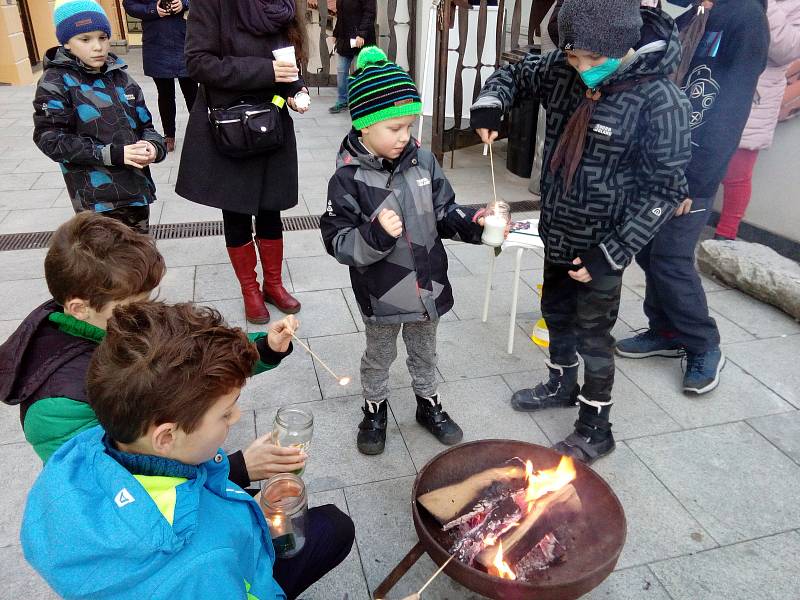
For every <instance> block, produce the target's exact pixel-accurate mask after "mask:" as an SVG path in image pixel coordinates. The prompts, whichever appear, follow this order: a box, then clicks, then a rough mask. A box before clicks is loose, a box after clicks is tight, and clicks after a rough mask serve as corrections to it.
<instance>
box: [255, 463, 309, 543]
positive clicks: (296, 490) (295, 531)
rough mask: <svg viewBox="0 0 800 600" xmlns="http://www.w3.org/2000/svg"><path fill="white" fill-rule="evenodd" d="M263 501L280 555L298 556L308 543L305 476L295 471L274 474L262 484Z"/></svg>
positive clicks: (266, 516) (262, 506) (272, 535)
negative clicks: (294, 472)
mask: <svg viewBox="0 0 800 600" xmlns="http://www.w3.org/2000/svg"><path fill="white" fill-rule="evenodd" d="M259 503H260V504H261V510H262V511H263V512H264V517H265V518H266V519H267V524H268V525H269V533H270V536H271V537H272V545H273V546H274V547H275V554H276V556H277V557H278V558H291V557H292V556H295V555H296V554H297V553H298V552H300V550H302V549H303V546H304V545H305V543H306V522H307V520H308V500H307V498H306V486H305V484H304V483H303V480H302V479H300V478H299V477H298V476H297V475H293V474H291V473H281V474H279V475H275V476H273V477H270V478H269V479H268V480H267V481H266V482H265V483H264V484H263V486H262V488H261V499H260V501H259Z"/></svg>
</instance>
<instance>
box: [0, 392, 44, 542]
mask: <svg viewBox="0 0 800 600" xmlns="http://www.w3.org/2000/svg"><path fill="white" fill-rule="evenodd" d="M2 408H3V410H6V407H2ZM18 410H19V409H11V412H13V413H15V416H17V415H19V412H18ZM2 449H3V460H2V461H0V481H4V482H6V485H5V486H4V489H3V494H2V495H0V548H2V547H4V546H14V545H18V544H19V528H20V524H21V522H22V513H23V510H24V509H25V499H26V498H27V497H28V490H29V489H30V488H31V486H32V485H33V482H34V481H35V480H36V476H37V475H39V471H40V470H41V468H42V461H41V460H40V459H39V457H38V456H37V455H36V453H35V452H34V451H33V448H32V447H31V446H30V445H28V444H27V443H15V444H4V445H3V446H2Z"/></svg>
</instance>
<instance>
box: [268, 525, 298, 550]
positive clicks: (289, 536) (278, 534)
mask: <svg viewBox="0 0 800 600" xmlns="http://www.w3.org/2000/svg"><path fill="white" fill-rule="evenodd" d="M268 523H269V531H270V534H271V535H272V545H273V546H275V552H276V553H277V554H278V556H282V555H284V554H286V553H287V552H291V551H292V550H294V548H295V539H294V528H293V527H292V520H291V519H287V518H286V517H285V516H284V515H275V516H274V517H272V519H271V520H268Z"/></svg>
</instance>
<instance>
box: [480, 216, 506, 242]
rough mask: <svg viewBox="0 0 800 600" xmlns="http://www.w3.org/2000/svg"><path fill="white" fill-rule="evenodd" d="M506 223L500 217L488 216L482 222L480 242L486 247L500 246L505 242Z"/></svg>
mask: <svg viewBox="0 0 800 600" xmlns="http://www.w3.org/2000/svg"><path fill="white" fill-rule="evenodd" d="M506 225H508V221H507V220H506V219H505V218H504V217H502V216H500V215H488V216H487V217H484V221H483V235H482V236H481V241H482V242H483V243H484V244H486V245H487V246H501V245H502V244H503V240H505V232H506Z"/></svg>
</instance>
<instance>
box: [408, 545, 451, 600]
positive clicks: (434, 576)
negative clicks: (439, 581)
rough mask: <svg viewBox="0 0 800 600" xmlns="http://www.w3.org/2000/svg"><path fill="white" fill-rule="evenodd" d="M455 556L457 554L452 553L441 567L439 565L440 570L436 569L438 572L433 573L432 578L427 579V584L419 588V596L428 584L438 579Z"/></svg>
mask: <svg viewBox="0 0 800 600" xmlns="http://www.w3.org/2000/svg"><path fill="white" fill-rule="evenodd" d="M455 557H456V555H455V554H451V555H450V558H448V559H447V560H446V561H444V563H442V566H441V567H439V570H438V571H436V573H434V574H433V575H431V578H430V579H428V581H426V582H425V585H423V586H422V587H421V588H419V591H418V592H417V596H420V597H421V596H422V591H423V590H424V589H425V588H426V587H428V586H429V585H430V584H431V583H432V582H433V580H434V579H436V578H437V577H438V576H439V573H441V572H442V571H444V568H445V567H446V566H447V565H448V564H449V563H450V561H451V560H453V559H454V558H455Z"/></svg>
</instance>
